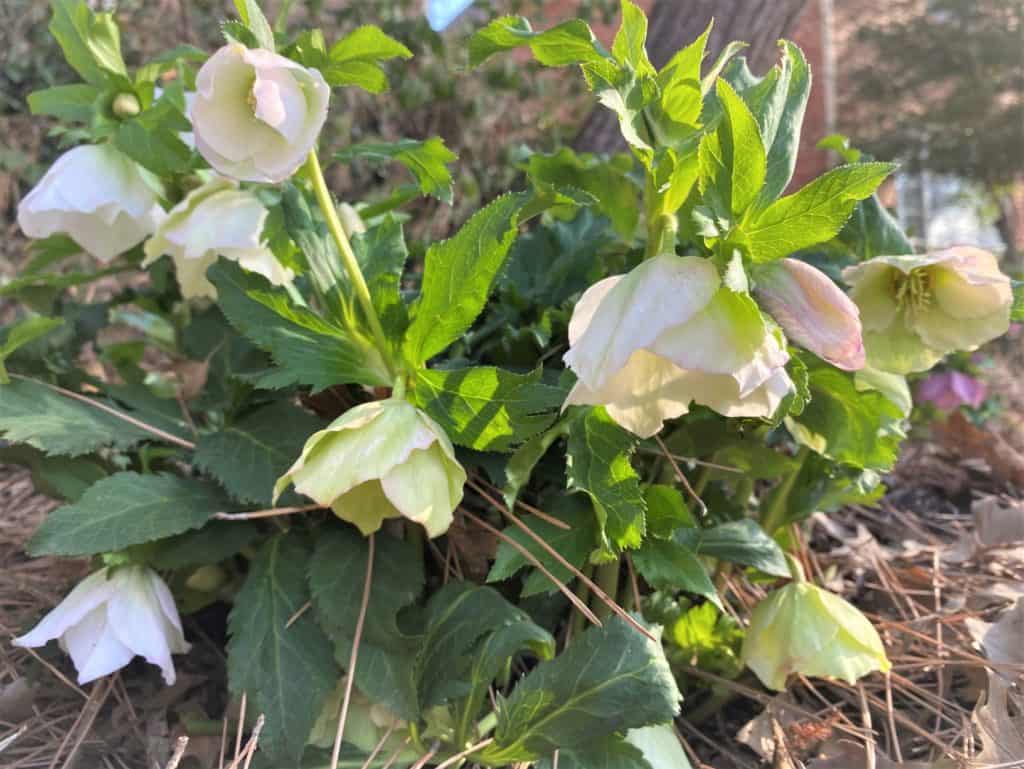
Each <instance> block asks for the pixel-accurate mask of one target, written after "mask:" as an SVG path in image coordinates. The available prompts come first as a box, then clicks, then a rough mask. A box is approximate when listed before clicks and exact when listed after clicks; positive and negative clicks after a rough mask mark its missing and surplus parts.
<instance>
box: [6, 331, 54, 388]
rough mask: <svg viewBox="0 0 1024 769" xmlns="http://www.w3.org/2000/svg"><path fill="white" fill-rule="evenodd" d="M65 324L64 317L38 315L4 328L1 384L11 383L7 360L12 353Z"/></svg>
mask: <svg viewBox="0 0 1024 769" xmlns="http://www.w3.org/2000/svg"><path fill="white" fill-rule="evenodd" d="M63 325H64V319H63V318H46V317H43V316H42V315H36V316H34V317H30V318H23V319H22V320H19V321H18V322H17V323H15V324H14V325H12V326H9V327H8V328H6V329H4V331H5V332H6V333H4V339H3V342H0V384H5V385H6V384H10V377H8V376H7V369H6V368H5V366H4V363H5V361H6V360H7V358H8V357H10V355H11V353H13V352H15V351H16V350H18V349H19V348H21V347H24V346H25V345H27V344H29V343H30V342H34V341H35V340H36V339H39V338H40V337H42V336H46V335H47V334H49V333H50V332H51V331H54V330H55V329H58V328H60V327H61V326H63Z"/></svg>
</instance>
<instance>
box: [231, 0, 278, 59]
mask: <svg viewBox="0 0 1024 769" xmlns="http://www.w3.org/2000/svg"><path fill="white" fill-rule="evenodd" d="M235 10H237V11H238V17H239V18H240V19H241V20H242V23H243V24H245V26H246V27H247V28H248V29H249V31H250V32H252V36H253V37H254V38H255V39H256V42H257V43H258V44H259V47H260V48H265V49H266V50H268V51H273V50H274V31H273V30H272V29H271V28H270V22H268V21H267V17H266V16H264V15H263V11H262V10H260V4H259V3H258V2H257V0H235Z"/></svg>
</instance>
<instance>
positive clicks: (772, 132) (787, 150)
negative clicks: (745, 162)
mask: <svg viewBox="0 0 1024 769" xmlns="http://www.w3.org/2000/svg"><path fill="white" fill-rule="evenodd" d="M779 46H780V48H781V49H782V56H783V60H782V63H781V64H780V65H778V66H779V73H780V74H779V78H778V82H777V84H776V85H775V89H776V90H777V92H778V96H777V97H776V98H774V99H772V106H773V108H774V113H773V114H772V115H771V116H770V117H769V118H767V120H770V121H771V122H770V124H769V125H768V128H769V131H768V132H766V134H765V139H764V140H765V146H766V147H767V148H768V170H767V174H766V176H765V183H764V188H763V189H762V190H761V195H760V197H759V201H758V204H759V205H760V206H762V207H763V206H765V205H767V204H768V203H770V202H771V201H773V200H775V199H776V198H777V197H778V196H779V195H781V194H782V192H783V190H785V189H786V186H787V185H788V184H789V181H790V179H792V178H793V171H794V170H795V169H796V160H797V153H798V151H799V149H800V129H801V127H802V125H803V122H804V113H805V112H806V110H807V101H808V99H809V98H810V95H811V68H810V67H809V66H808V64H807V59H805V58H804V54H803V51H801V50H800V48H799V47H798V46H797V45H795V44H793V43H791V42H790V41H788V40H782V41H780V42H779ZM774 95H775V94H773V96H774ZM744 96H746V94H744ZM767 120H766V121H765V122H767ZM764 124H765V123H762V125H764Z"/></svg>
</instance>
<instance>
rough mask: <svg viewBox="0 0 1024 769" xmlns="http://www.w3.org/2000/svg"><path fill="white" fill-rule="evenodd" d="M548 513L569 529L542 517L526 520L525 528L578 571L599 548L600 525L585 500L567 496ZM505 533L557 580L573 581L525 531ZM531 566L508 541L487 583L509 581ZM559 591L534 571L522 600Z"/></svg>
mask: <svg viewBox="0 0 1024 769" xmlns="http://www.w3.org/2000/svg"><path fill="white" fill-rule="evenodd" d="M545 512H547V513H548V515H549V516H551V517H552V518H554V519H556V520H558V521H561V522H562V523H563V524H565V527H568V528H565V527H562V526H556V525H555V524H552V523H548V522H547V521H545V520H542V519H540V518H527V519H526V521H525V523H526V525H528V526H529V527H530V529H531V530H532V531H533V532H534V533H535V534H537V535H538V536H539V537H540V538H541V539H542V540H544V542H546V543H547V544H549V545H550V546H551V547H553V548H554V549H555V550H556V551H557V552H558V553H559V555H561V556H562V557H563V558H564V559H565V560H566V561H568V562H569V563H571V564H572V565H573V566H576V567H577V568H578V567H580V566H582V565H583V564H584V563H586V561H587V557H588V556H589V555H590V553H591V552H593V550H594V548H596V547H597V545H598V532H597V522H596V521H595V519H594V512H593V510H591V508H590V505H589V504H588V503H587V502H586V501H584V500H583V499H582V498H579V497H576V496H568V497H565V498H563V499H560V500H558V502H556V503H555V504H554V505H552V506H551V507H550V508H549V509H548V510H546V511H545ZM504 534H505V536H506V537H507V538H508V539H509V540H511V541H512V542H515V543H516V544H518V545H520V546H521V547H522V548H523V549H524V550H526V552H528V553H529V554H530V555H532V556H533V558H534V559H535V560H537V561H539V562H540V563H541V564H542V565H543V566H544V568H546V569H547V570H548V571H549V572H551V574H552V575H553V576H554V577H555V578H556V579H558V580H560V581H562V582H563V583H566V582H569V581H570V580H571V579H572V578H573V574H572V572H571V571H570V570H569V569H567V568H566V567H565V566H563V565H562V564H561V563H559V562H558V561H557V560H556V559H555V558H554V557H553V556H552V555H550V554H549V553H548V552H547V550H545V549H544V548H543V547H541V546H540V545H539V544H538V543H537V542H536V541H535V540H534V539H533V538H532V537H530V536H528V535H527V534H526V533H525V532H523V531H522V529H520V528H518V527H516V526H509V527H508V528H507V529H505V531H504ZM530 565H531V561H530V560H528V559H527V558H526V556H525V555H523V554H522V552H521V551H520V550H519V549H518V548H515V547H513V546H512V545H510V544H509V543H508V542H501V543H499V544H498V552H497V555H496V557H495V559H494V565H493V566H491V571H490V573H489V574H488V575H487V581H488V582H498V581H500V580H503V579H508V578H510V577H513V576H515V575H516V574H517V573H518V572H519V571H520V570H522V569H524V568H526V567H527V566H530ZM556 590H558V586H557V585H555V584H554V583H553V582H552V581H551V580H550V579H549V578H548V577H547V576H546V575H545V574H544V573H543V572H541V571H539V570H537V571H534V572H531V574H530V576H529V577H527V579H526V581H525V582H524V584H523V591H522V597H524V598H525V597H527V596H530V595H536V594H537V593H542V592H547V593H553V592H554V591H556Z"/></svg>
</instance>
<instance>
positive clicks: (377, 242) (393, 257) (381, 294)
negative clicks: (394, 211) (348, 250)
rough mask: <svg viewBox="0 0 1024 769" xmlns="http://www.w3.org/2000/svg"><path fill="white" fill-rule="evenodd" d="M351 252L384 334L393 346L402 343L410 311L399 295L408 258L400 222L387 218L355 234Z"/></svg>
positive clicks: (389, 216)
mask: <svg viewBox="0 0 1024 769" xmlns="http://www.w3.org/2000/svg"><path fill="white" fill-rule="evenodd" d="M352 250H353V251H354V252H355V255H356V259H357V260H358V261H359V266H360V267H361V268H362V270H363V276H364V277H365V278H366V284H367V286H368V287H369V289H370V297H371V299H373V307H374V309H375V310H376V311H377V315H378V316H379V317H380V322H381V325H382V326H383V327H384V331H385V333H386V334H387V335H388V338H389V339H390V340H391V341H392V342H394V343H395V344H396V345H399V344H401V340H402V335H403V334H404V333H405V329H406V326H408V325H409V311H408V309H407V308H406V306H405V301H404V300H403V299H402V295H401V287H402V272H403V271H404V269H405V262H406V260H407V259H408V258H409V249H408V248H407V247H406V245H405V233H404V232H403V230H402V223H401V222H400V221H399V220H398V219H396V218H395V217H393V216H391V215H390V214H389V215H387V216H386V217H385V218H384V220H383V221H382V222H381V223H380V224H378V225H377V226H376V227H372V228H371V229H369V230H367V231H366V232H362V233H359V234H357V235H355V236H354V237H353V238H352Z"/></svg>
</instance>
